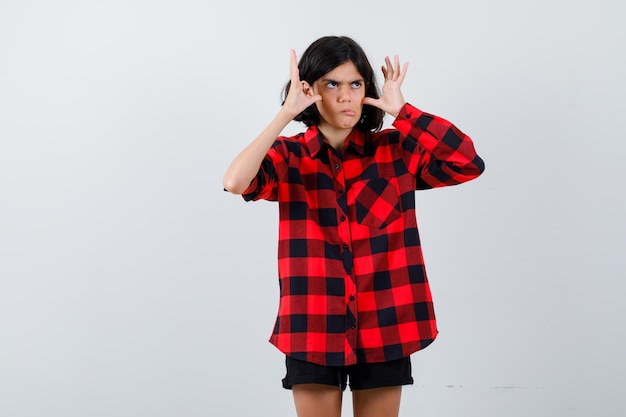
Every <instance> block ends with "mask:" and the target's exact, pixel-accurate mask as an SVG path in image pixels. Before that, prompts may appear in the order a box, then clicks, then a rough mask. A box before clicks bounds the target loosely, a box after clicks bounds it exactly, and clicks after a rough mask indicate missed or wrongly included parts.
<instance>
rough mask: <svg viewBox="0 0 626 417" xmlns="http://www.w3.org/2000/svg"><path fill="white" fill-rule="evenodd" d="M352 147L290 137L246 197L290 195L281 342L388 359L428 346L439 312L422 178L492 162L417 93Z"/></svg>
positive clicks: (282, 227)
mask: <svg viewBox="0 0 626 417" xmlns="http://www.w3.org/2000/svg"><path fill="white" fill-rule="evenodd" d="M393 125H394V127H395V129H386V130H384V131H381V132H378V133H362V132H360V131H358V130H356V129H354V130H353V132H352V133H351V135H350V137H349V138H348V141H347V143H346V146H345V147H344V149H343V151H342V152H337V151H335V150H334V149H333V148H332V147H331V146H329V145H328V144H327V143H326V142H325V141H324V140H323V137H322V135H321V134H320V133H319V131H318V129H317V128H316V127H311V128H309V129H308V130H307V131H306V132H304V133H301V134H298V135H296V136H294V137H280V138H278V139H277V140H276V142H275V143H274V145H273V147H272V148H271V149H270V151H269V152H268V153H267V155H266V157H265V160H264V162H263V163H262V166H261V168H260V170H259V173H258V175H257V176H256V178H255V179H254V180H253V181H252V183H251V184H250V187H249V188H248V189H247V190H246V192H245V193H244V195H243V197H244V198H245V199H246V200H247V201H249V200H258V199H266V200H271V201H278V204H279V218H280V221H279V242H278V273H279V284H280V305H279V311H278V317H277V319H276V324H275V326H274V331H273V333H272V336H271V338H270V342H271V343H272V344H274V345H275V346H276V347H277V348H278V349H279V350H281V351H282V352H284V353H285V354H287V355H289V356H291V357H294V358H296V359H300V360H305V361H309V362H314V363H318V364H322V365H328V366H345V365H351V364H355V363H362V362H384V361H391V360H394V359H399V358H402V357H406V356H408V355H410V354H411V353H413V352H415V351H417V350H420V349H422V348H424V347H426V346H428V345H429V344H430V343H431V342H432V341H433V340H434V339H435V337H436V335H437V326H436V322H435V314H434V310H433V303H432V297H431V292H430V288H429V285H428V280H427V278H426V271H425V268H424V261H423V257H422V250H421V246H420V238H419V233H418V228H417V220H416V217H415V190H420V189H428V188H433V187H442V186H447V185H454V184H459V183H462V182H465V181H469V180H471V179H473V178H476V177H477V176H479V175H480V174H481V173H482V172H483V170H484V164H483V161H482V159H481V158H480V157H479V156H478V155H477V154H476V151H475V150H474V145H473V143H472V141H471V139H470V138H469V137H467V136H466V135H465V134H463V133H462V132H461V131H459V130H458V129H457V128H456V127H455V126H454V125H452V124H451V123H449V122H448V121H446V120H444V119H442V118H439V117H437V116H433V115H430V114H427V113H423V112H422V111H420V110H418V109H416V108H415V107H413V106H411V105H409V104H407V105H405V106H404V107H403V109H402V111H401V112H400V114H399V115H398V117H397V118H396V120H395V121H394V123H393Z"/></svg>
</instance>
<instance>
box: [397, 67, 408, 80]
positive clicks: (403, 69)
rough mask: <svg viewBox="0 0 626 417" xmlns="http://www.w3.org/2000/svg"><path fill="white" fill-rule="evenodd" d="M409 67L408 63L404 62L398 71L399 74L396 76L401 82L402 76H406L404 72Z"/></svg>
mask: <svg viewBox="0 0 626 417" xmlns="http://www.w3.org/2000/svg"><path fill="white" fill-rule="evenodd" d="M408 69H409V63H408V62H405V63H404V65H403V66H402V71H400V76H399V77H398V81H399V82H400V83H402V82H403V81H404V77H405V76H406V72H407V70H408Z"/></svg>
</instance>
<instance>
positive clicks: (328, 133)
mask: <svg viewBox="0 0 626 417" xmlns="http://www.w3.org/2000/svg"><path fill="white" fill-rule="evenodd" d="M317 128H318V130H319V131H320V132H321V133H322V136H324V139H326V142H328V144H329V145H330V146H332V147H333V148H335V149H336V150H338V151H341V150H342V149H343V147H344V145H345V144H346V140H347V139H348V136H350V133H352V128H350V129H336V128H333V127H332V126H328V125H322V124H320V125H319V126H318V127H317Z"/></svg>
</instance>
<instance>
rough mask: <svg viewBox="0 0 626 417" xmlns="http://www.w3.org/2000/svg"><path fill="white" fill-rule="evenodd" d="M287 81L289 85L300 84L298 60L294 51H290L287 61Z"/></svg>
mask: <svg viewBox="0 0 626 417" xmlns="http://www.w3.org/2000/svg"><path fill="white" fill-rule="evenodd" d="M289 79H290V80H291V84H293V85H295V84H298V83H300V71H299V70H298V58H297V57H296V51H295V50H293V49H292V50H291V59H290V61H289Z"/></svg>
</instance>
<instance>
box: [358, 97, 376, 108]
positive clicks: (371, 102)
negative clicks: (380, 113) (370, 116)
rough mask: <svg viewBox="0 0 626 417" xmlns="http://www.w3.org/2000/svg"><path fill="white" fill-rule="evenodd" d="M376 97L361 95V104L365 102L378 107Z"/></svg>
mask: <svg viewBox="0 0 626 417" xmlns="http://www.w3.org/2000/svg"><path fill="white" fill-rule="evenodd" d="M378 101H379V100H378V99H376V98H372V97H363V101H362V103H363V104H367V105H369V106H374V107H378Z"/></svg>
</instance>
